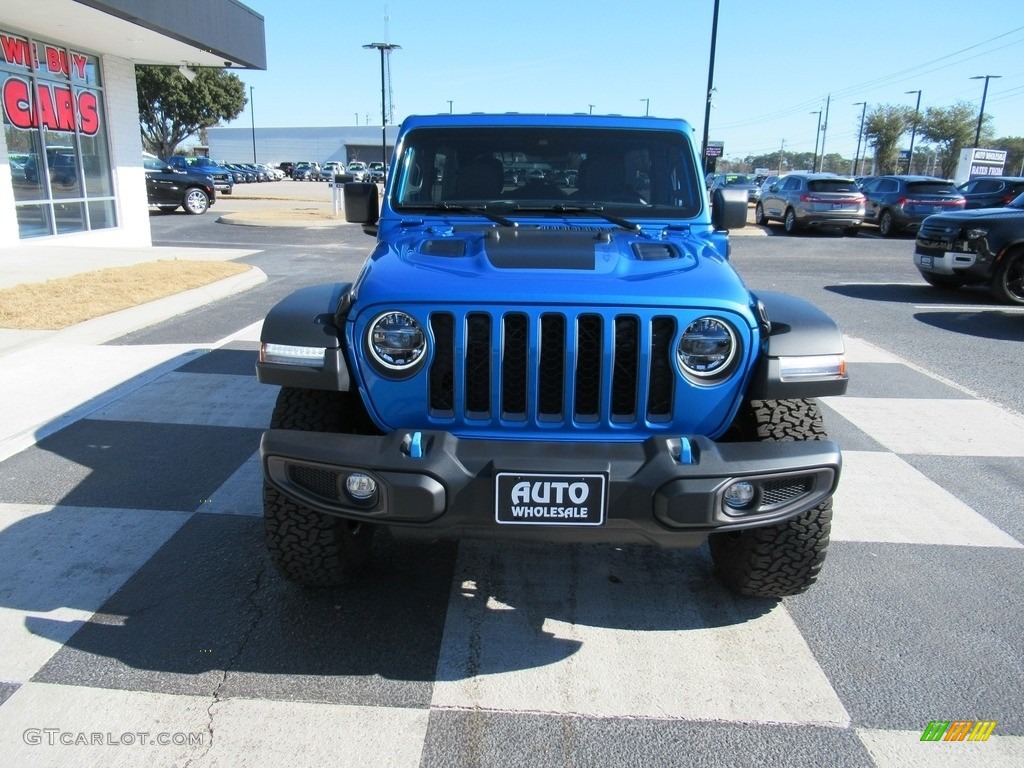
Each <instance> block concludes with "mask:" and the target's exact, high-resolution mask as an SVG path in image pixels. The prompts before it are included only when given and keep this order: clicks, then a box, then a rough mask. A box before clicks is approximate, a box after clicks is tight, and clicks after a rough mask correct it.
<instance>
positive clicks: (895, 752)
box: [855, 715, 1024, 768]
mask: <svg viewBox="0 0 1024 768" xmlns="http://www.w3.org/2000/svg"><path fill="white" fill-rule="evenodd" d="M946 717H951V716H950V715H946ZM927 725H928V723H922V724H921V730H920V731H880V730H869V729H866V728H857V729H855V732H856V734H857V736H858V737H859V738H860V740H861V742H862V743H863V744H864V747H865V748H866V749H867V751H868V754H869V755H871V759H872V760H874V762H875V765H876V766H878V768H908V766H913V768H1020V766H1022V765H1024V737H1020V736H999V735H993V736H990V737H989V739H988V741H975V742H969V741H950V742H944V741H938V742H923V741H921V733H922V732H923V731H924V729H925V727H927ZM998 731H999V726H998V724H997V725H996V733H997V734H998Z"/></svg>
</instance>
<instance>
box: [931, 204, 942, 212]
mask: <svg viewBox="0 0 1024 768" xmlns="http://www.w3.org/2000/svg"><path fill="white" fill-rule="evenodd" d="M941 210H942V206H941V205H933V206H932V213H939V212H940V211H941Z"/></svg>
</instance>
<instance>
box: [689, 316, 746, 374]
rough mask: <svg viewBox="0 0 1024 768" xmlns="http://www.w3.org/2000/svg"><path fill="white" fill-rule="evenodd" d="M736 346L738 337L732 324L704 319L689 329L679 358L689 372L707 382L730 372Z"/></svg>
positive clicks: (697, 321)
mask: <svg viewBox="0 0 1024 768" xmlns="http://www.w3.org/2000/svg"><path fill="white" fill-rule="evenodd" d="M736 346H737V344H736V334H735V333H734V332H733V330H732V328H731V327H730V326H729V324H728V323H726V322H725V321H724V320H719V319H718V318H715V317H702V318H700V319H699V320H694V321H693V322H692V323H690V324H689V325H688V326H686V330H685V331H683V335H682V337H681V338H680V339H679V346H678V347H677V348H676V357H677V358H678V359H679V365H680V366H682V368H683V370H684V371H685V372H686V373H688V374H691V375H693V376H698V377H700V378H702V379H706V378H711V377H713V376H717V375H719V374H722V373H725V372H726V371H727V370H729V365H730V363H732V361H733V358H734V357H735V356H736Z"/></svg>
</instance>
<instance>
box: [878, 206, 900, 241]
mask: <svg viewBox="0 0 1024 768" xmlns="http://www.w3.org/2000/svg"><path fill="white" fill-rule="evenodd" d="M897 231H898V227H897V226H896V222H895V220H894V219H893V217H892V211H882V215H881V216H879V217H878V232H879V234H880V235H881V236H882V237H892V236H893V235H895V234H896V232H897Z"/></svg>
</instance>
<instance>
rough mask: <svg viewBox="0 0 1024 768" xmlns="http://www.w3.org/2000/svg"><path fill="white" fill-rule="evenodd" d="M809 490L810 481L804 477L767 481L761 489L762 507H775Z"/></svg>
mask: <svg viewBox="0 0 1024 768" xmlns="http://www.w3.org/2000/svg"><path fill="white" fill-rule="evenodd" d="M810 490H811V481H810V479H809V478H806V477H786V478H781V479H779V480H769V481H768V482H766V483H765V484H764V486H763V487H762V494H763V495H762V504H761V506H762V507H776V506H778V505H780V504H785V503H786V502H789V501H792V500H793V499H795V498H797V497H799V496H802V495H804V494H805V493H807V492H808V491H810Z"/></svg>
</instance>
